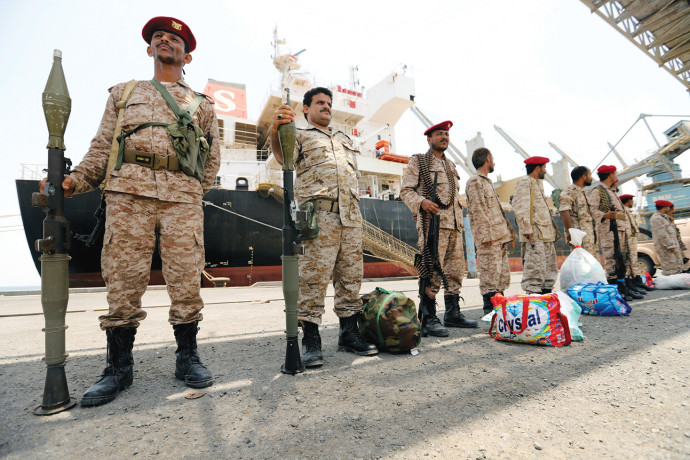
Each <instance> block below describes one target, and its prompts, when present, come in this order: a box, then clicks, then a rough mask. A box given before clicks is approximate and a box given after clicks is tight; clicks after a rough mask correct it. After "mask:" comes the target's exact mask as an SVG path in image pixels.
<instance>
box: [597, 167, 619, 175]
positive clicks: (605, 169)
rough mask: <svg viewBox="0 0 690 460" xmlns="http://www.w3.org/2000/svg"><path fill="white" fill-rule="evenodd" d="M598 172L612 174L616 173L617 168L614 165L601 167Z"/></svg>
mask: <svg viewBox="0 0 690 460" xmlns="http://www.w3.org/2000/svg"><path fill="white" fill-rule="evenodd" d="M597 172H600V173H605V174H611V173H615V172H616V167H615V166H613V165H601V166H599V167H598V168H597Z"/></svg>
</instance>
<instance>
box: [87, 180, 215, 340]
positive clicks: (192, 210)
mask: <svg viewBox="0 0 690 460" xmlns="http://www.w3.org/2000/svg"><path fill="white" fill-rule="evenodd" d="M106 200H107V207H106V220H105V236H104V238H103V251H102V253H101V270H102V273H103V280H104V281H105V284H106V287H107V289H108V295H107V299H108V306H109V311H108V314H107V315H103V316H100V317H99V318H98V319H99V321H100V322H101V329H106V328H111V327H121V326H126V327H137V326H139V321H141V320H143V319H144V318H146V312H145V311H144V310H143V309H142V308H141V297H142V295H144V292H145V291H146V286H147V285H148V281H149V277H150V274H151V258H152V256H153V251H154V249H155V246H156V236H158V239H159V241H158V247H159V252H160V256H161V259H162V261H163V278H164V279H165V283H166V285H167V288H168V295H169V296H170V311H169V315H168V322H169V323H170V324H172V325H176V324H186V323H191V322H194V321H201V320H202V318H203V316H202V314H201V309H202V308H203V307H204V303H203V301H202V300H201V296H200V295H199V291H200V284H201V271H202V270H203V268H204V211H203V209H202V207H201V206H200V205H198V204H190V203H171V202H168V201H160V200H157V199H155V198H146V197H141V196H137V195H130V194H127V193H116V192H108V193H107V195H106Z"/></svg>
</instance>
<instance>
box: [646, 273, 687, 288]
mask: <svg viewBox="0 0 690 460" xmlns="http://www.w3.org/2000/svg"><path fill="white" fill-rule="evenodd" d="M654 287H655V288H657V289H690V273H677V274H675V275H669V276H657V277H656V278H655V279H654Z"/></svg>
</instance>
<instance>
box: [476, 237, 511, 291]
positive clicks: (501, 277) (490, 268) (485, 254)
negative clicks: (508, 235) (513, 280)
mask: <svg viewBox="0 0 690 460" xmlns="http://www.w3.org/2000/svg"><path fill="white" fill-rule="evenodd" d="M508 244H509V243H498V244H496V243H494V244H491V245H488V244H482V245H480V247H478V248H477V271H478V272H479V292H480V293H481V294H482V295H484V294H488V293H489V292H503V291H505V290H506V289H508V286H510V262H509V261H508Z"/></svg>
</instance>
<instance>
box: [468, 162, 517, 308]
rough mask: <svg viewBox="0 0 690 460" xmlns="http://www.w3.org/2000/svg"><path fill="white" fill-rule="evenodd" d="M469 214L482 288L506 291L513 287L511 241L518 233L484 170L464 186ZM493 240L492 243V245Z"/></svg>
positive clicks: (485, 291) (491, 290)
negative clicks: (509, 251)
mask: <svg viewBox="0 0 690 460" xmlns="http://www.w3.org/2000/svg"><path fill="white" fill-rule="evenodd" d="M465 195H466V196H467V213H468V215H469V218H470V227H471V228H472V235H473V236H474V242H475V244H476V246H477V269H478V271H479V291H480V292H481V294H482V295H483V294H488V293H489V292H503V291H505V290H506V289H507V288H508V286H510V263H509V261H508V244H509V243H510V242H512V241H514V240H515V239H517V233H515V230H514V229H513V226H512V225H510V222H508V218H507V217H506V215H505V212H504V211H503V208H502V207H501V201H500V200H499V198H498V195H497V194H496V190H495V189H494V187H493V185H492V183H491V179H489V178H488V177H487V176H485V175H484V174H482V173H477V175H476V176H474V177H472V178H470V180H469V181H467V185H466V186H465ZM489 243H491V244H489Z"/></svg>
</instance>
